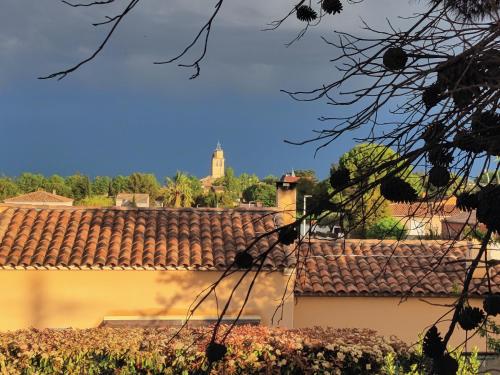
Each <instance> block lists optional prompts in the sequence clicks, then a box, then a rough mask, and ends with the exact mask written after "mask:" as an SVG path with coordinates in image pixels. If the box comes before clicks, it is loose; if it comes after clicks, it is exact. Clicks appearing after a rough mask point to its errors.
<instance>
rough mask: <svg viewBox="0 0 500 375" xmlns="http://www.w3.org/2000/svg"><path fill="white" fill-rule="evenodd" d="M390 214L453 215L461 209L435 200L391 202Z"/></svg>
mask: <svg viewBox="0 0 500 375" xmlns="http://www.w3.org/2000/svg"><path fill="white" fill-rule="evenodd" d="M389 208H390V211H391V214H392V216H396V217H399V216H414V217H431V216H444V217H446V216H453V215H456V214H459V213H460V212H461V211H460V210H459V209H458V208H457V207H456V206H455V205H454V204H445V205H443V204H440V203H435V202H417V203H391V204H390V205H389Z"/></svg>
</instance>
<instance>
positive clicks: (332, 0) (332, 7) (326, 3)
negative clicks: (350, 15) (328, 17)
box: [321, 0, 343, 14]
mask: <svg viewBox="0 0 500 375" xmlns="http://www.w3.org/2000/svg"><path fill="white" fill-rule="evenodd" d="M321 7H322V8H323V10H324V11H325V12H326V13H328V14H336V13H340V12H342V9H343V7H342V3H341V2H340V0H323V2H322V3H321Z"/></svg>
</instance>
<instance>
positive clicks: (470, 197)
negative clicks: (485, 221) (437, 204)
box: [457, 193, 478, 211]
mask: <svg viewBox="0 0 500 375" xmlns="http://www.w3.org/2000/svg"><path fill="white" fill-rule="evenodd" d="M477 205H478V200H477V195H476V194H474V193H462V194H459V195H458V196H457V207H458V209H459V210H461V211H472V210H475V209H476V208H477Z"/></svg>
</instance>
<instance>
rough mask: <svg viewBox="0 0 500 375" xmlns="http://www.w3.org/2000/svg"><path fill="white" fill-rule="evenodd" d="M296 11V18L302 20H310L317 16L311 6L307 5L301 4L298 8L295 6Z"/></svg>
mask: <svg viewBox="0 0 500 375" xmlns="http://www.w3.org/2000/svg"><path fill="white" fill-rule="evenodd" d="M295 10H296V12H297V18H298V19H299V21H303V22H311V21H314V20H315V19H316V18H318V14H317V13H316V11H315V10H314V9H313V8H311V7H310V6H309V5H301V6H299V7H298V8H295Z"/></svg>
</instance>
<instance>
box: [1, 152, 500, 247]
mask: <svg viewBox="0 0 500 375" xmlns="http://www.w3.org/2000/svg"><path fill="white" fill-rule="evenodd" d="M396 157H398V155H397V154H396V153H395V152H394V151H393V150H392V149H390V148H388V147H385V146H380V145H374V144H360V145H357V146H355V147H353V148H352V149H351V150H349V151H347V152H346V153H344V154H343V155H342V156H341V157H340V159H339V161H338V162H337V163H334V164H332V167H331V168H332V171H335V170H339V169H341V170H342V169H343V170H348V171H349V173H350V176H351V178H353V179H354V178H357V177H358V176H362V175H364V174H366V171H367V170H370V169H372V168H374V165H376V164H377V163H380V162H383V161H388V160H391V159H392V158H396ZM295 175H296V176H297V177H300V179H299V181H298V183H297V211H298V213H299V215H301V214H302V213H303V211H304V206H303V205H304V197H305V196H311V197H307V200H306V206H307V212H308V213H311V212H314V210H315V209H316V208H317V207H318V206H319V205H321V204H323V203H324V200H325V199H328V200H330V201H331V203H332V204H335V203H337V202H336V201H335V199H330V198H327V197H329V196H330V195H331V192H332V184H331V180H330V178H327V179H323V180H320V179H319V178H318V177H317V176H316V173H315V171H314V170H307V169H305V170H296V171H295ZM402 175H403V176H405V177H404V179H405V180H406V181H407V182H409V183H410V184H411V186H412V187H413V188H414V189H415V191H416V192H417V193H418V194H419V195H423V194H426V195H428V196H432V195H435V194H437V193H439V194H438V195H439V196H443V192H442V191H440V190H436V189H435V188H434V187H433V185H432V184H429V183H428V181H427V177H426V175H425V174H424V173H423V172H418V171H416V170H414V168H407V169H406V171H405V172H404V173H402ZM379 177H381V176H378V175H377V174H372V176H371V177H370V178H371V179H373V180H374V179H377V178H379ZM494 177H495V176H493V178H494ZM277 180H278V178H277V177H276V176H272V175H269V176H267V177H265V178H263V179H259V178H258V177H257V176H256V175H255V174H248V173H242V174H240V175H239V176H237V175H236V174H235V172H234V170H233V169H232V168H227V169H226V171H225V176H224V177H221V178H219V179H216V180H214V181H213V182H212V185H213V186H216V187H218V188H217V189H209V190H208V191H205V190H204V189H203V186H202V183H201V181H200V180H199V179H198V178H197V177H196V176H193V175H191V174H188V173H185V172H177V173H176V174H175V175H174V176H172V177H166V178H165V179H164V182H163V184H161V183H160V182H159V181H158V179H157V177H156V176H155V175H154V174H152V173H139V172H136V173H132V174H130V175H128V176H122V175H118V176H114V177H110V176H96V177H94V178H91V177H89V176H86V175H84V174H81V173H77V174H74V175H71V176H67V177H62V176H59V175H52V176H49V177H45V176H43V175H41V174H34V173H22V174H21V175H20V176H18V177H15V178H12V177H5V176H4V177H0V201H1V200H4V199H6V198H9V197H12V196H16V195H19V194H24V193H29V192H33V191H37V190H45V191H48V192H53V191H55V192H56V193H57V194H59V195H63V196H66V197H70V198H74V199H75V204H76V205H81V206H94V207H95V206H100V207H106V206H113V205H114V197H115V196H116V195H117V194H118V193H146V194H148V195H149V196H150V202H151V205H160V206H164V207H176V208H179V207H226V208H231V207H235V206H236V205H238V204H239V203H240V202H247V203H255V202H260V203H261V204H262V205H263V206H266V207H274V206H276V181H277ZM371 182H372V181H371V180H370V179H369V180H361V181H360V182H359V183H358V184H356V185H354V186H352V187H350V188H349V189H347V190H345V191H344V192H343V193H342V194H343V195H345V196H346V197H347V198H349V197H350V196H354V195H355V194H356V192H358V191H361V190H363V191H365V193H364V194H363V196H362V197H361V199H359V198H358V199H353V200H352V201H351V203H350V207H349V209H348V210H344V213H343V214H342V215H340V214H337V213H335V212H332V213H330V214H328V215H317V216H316V219H317V223H318V224H319V225H322V226H328V227H330V228H331V229H333V226H335V225H339V224H344V225H345V226H346V227H349V228H354V229H352V232H351V233H352V235H355V236H357V237H361V238H364V237H383V236H385V237H387V236H391V237H401V236H404V235H405V231H404V226H403V225H402V223H399V222H398V221H397V220H396V219H393V218H392V217H391V214H390V211H389V203H388V201H387V200H385V199H384V198H383V197H382V195H381V193H380V187H375V188H373V189H365V187H364V186H363V185H368V184H370V183H371ZM448 189H449V190H450V192H449V193H450V194H452V193H453V190H454V186H450V187H449V188H448ZM341 198H342V197H340V196H337V197H336V199H341ZM367 212H370V213H371V214H370V215H366V213H367ZM381 233H382V234H381Z"/></svg>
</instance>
